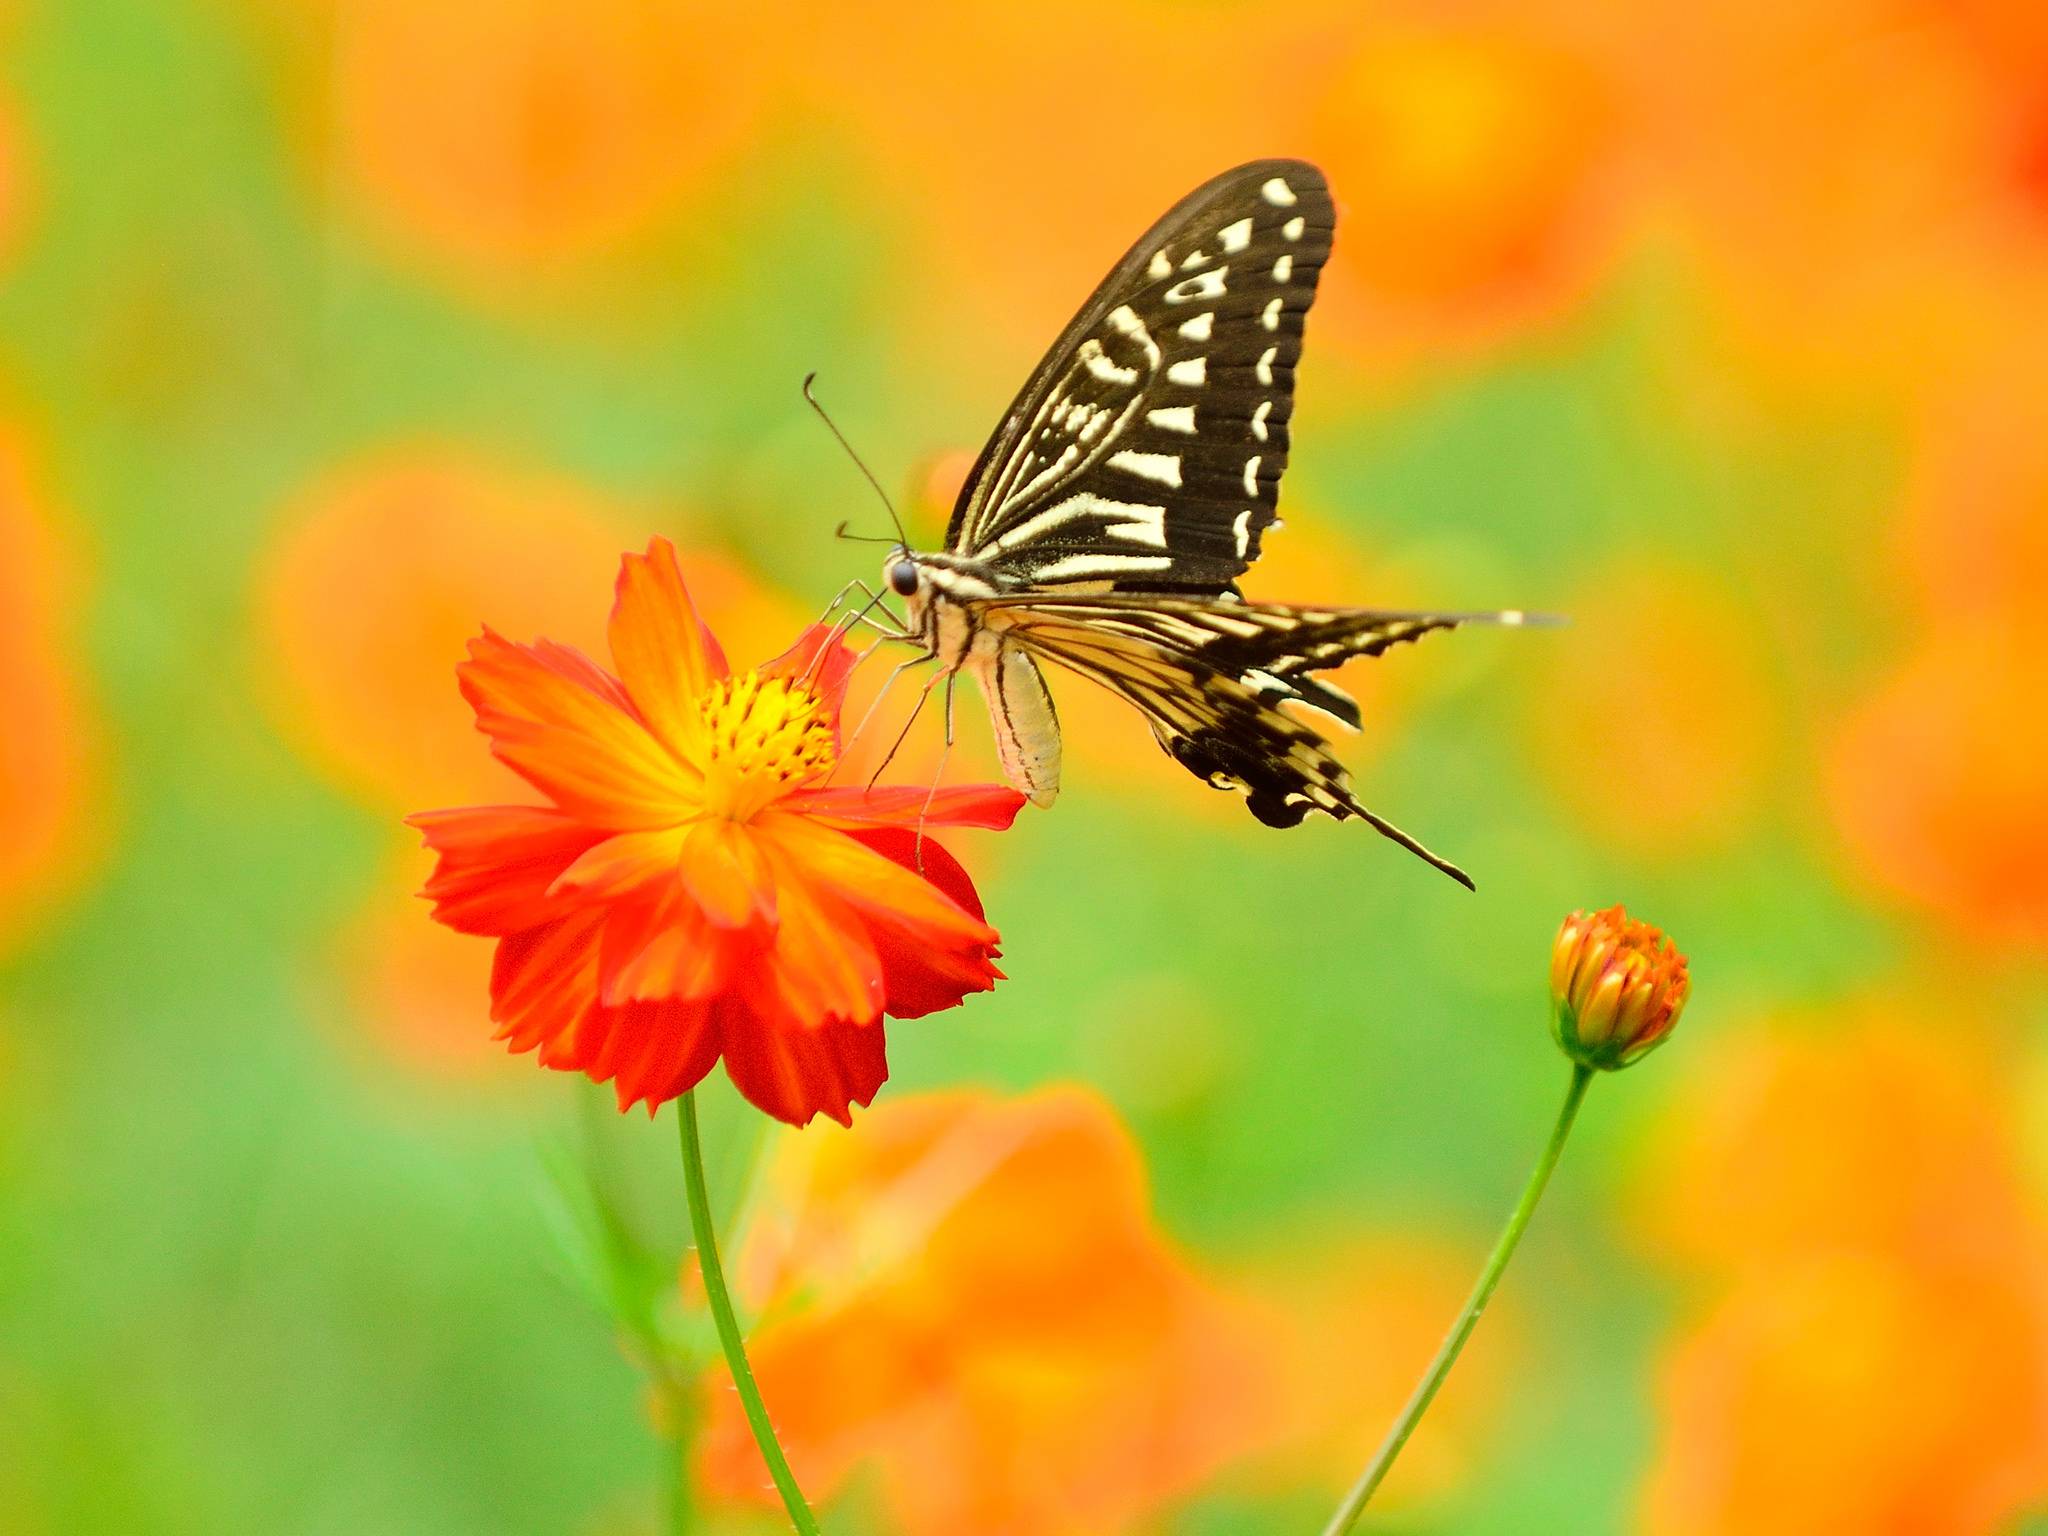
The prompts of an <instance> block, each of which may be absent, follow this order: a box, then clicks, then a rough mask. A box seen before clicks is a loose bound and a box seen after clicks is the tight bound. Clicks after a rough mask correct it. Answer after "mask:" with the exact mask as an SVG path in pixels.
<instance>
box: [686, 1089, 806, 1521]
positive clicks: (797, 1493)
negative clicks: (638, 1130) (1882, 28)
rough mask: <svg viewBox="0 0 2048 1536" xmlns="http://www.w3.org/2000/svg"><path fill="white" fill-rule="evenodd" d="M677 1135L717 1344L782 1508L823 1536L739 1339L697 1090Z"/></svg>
mask: <svg viewBox="0 0 2048 1536" xmlns="http://www.w3.org/2000/svg"><path fill="white" fill-rule="evenodd" d="M676 1130H677V1132H678V1134H679V1135H680V1137H681V1139H682V1146H683V1188H684V1190H685V1191H686V1192H687V1193H688V1195H689V1200H690V1230H691V1231H692V1232H693V1233H694V1234H695V1235H696V1239H697V1268H698V1270H699V1272H700V1273H701V1274H702V1275H703V1277H704V1296H705V1299H706V1300H708V1301H709V1302H710V1303H711V1319H712V1321H713V1322H714V1323H715V1324H716V1325H717V1327H718V1342H719V1345H720V1347H721V1348H723V1349H724V1351H725V1364H726V1368H727V1369H728V1370H730V1371H731V1372H732V1384H733V1386H734V1387H735V1388H736V1389H738V1391H739V1395H740V1406H741V1407H742V1408H744V1409H745V1410H746V1414H747V1424H748V1427H749V1428H751V1429H752V1430H753V1431H754V1443H755V1444H756V1445H758V1446H759V1447H760V1448H761V1459H762V1460H763V1461H765V1462H767V1463H768V1475H769V1476H770V1477H772V1478H774V1479H775V1491H776V1492H777V1493H780V1494H781V1495H782V1507H783V1508H784V1509H786V1510H788V1511H789V1519H790V1523H791V1524H792V1525H793V1526H795V1527H796V1529H797V1532H798V1536H818V1522H817V1519H816V1518H815V1517H814V1516H813V1515H812V1514H811V1507H810V1505H808V1504H806V1503H805V1502H804V1496H803V1490H801V1489H800V1488H798V1487H797V1485H796V1474H795V1473H793V1472H791V1471H790V1470H789V1460H788V1458H787V1457H785V1456H784V1455H783V1454H782V1445H781V1443H780V1442H779V1441H777V1440H776V1438H775V1426H774V1425H773V1424H772V1423H770V1422H769V1419H768V1405H767V1404H766V1403H764V1402H762V1401H761V1388H760V1386H759V1385H758V1384H757V1383H756V1382H755V1381H754V1368H753V1367H752V1366H751V1365H749V1364H747V1347H746V1344H745V1343H744V1342H743V1341H742V1340H741V1338H740V1322H739V1318H738V1317H737V1316H735V1315H734V1313H733V1309H732V1296H731V1295H730V1293H728V1292H727V1290H726V1288H725V1269H724V1266H722V1265H721V1264H720V1263H719V1262H718V1230H717V1228H716V1226H715V1225H714V1224H713V1222H712V1220H711V1196H710V1194H709V1193H708V1192H707V1191H706V1190H705V1187H704V1149H703V1146H702V1145H701V1144H700V1142H699V1141H698V1138H697V1095H696V1092H695V1090H692V1091H690V1092H688V1093H685V1094H683V1095H682V1096H681V1097H680V1098H678V1099H677V1100H676Z"/></svg>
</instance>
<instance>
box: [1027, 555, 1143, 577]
mask: <svg viewBox="0 0 2048 1536" xmlns="http://www.w3.org/2000/svg"><path fill="white" fill-rule="evenodd" d="M1172 564H1173V557H1172V556H1171V555H1068V556H1067V557H1066V558H1065V559H1063V560H1055V561H1053V563H1052V564H1051V565H1042V566H1040V567H1039V568H1038V569H1037V570H1036V571H1035V572H1033V575H1034V576H1035V577H1036V579H1037V580H1039V581H1070V580H1074V579H1076V578H1082V577H1089V576H1123V575H1128V574H1129V573H1131V572H1134V571H1163V570H1165V569H1167V568H1168V567H1169V566H1171V565H1172Z"/></svg>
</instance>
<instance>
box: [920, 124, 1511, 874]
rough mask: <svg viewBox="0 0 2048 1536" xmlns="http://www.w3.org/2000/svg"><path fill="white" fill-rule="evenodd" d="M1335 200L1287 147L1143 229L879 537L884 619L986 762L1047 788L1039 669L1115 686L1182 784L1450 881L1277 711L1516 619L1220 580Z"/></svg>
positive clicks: (1233, 554) (1233, 567)
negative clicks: (937, 517) (1349, 672)
mask: <svg viewBox="0 0 2048 1536" xmlns="http://www.w3.org/2000/svg"><path fill="white" fill-rule="evenodd" d="M1335 228H1336V210H1335V208H1334V207H1333V206H1332V204H1331V201H1330V192H1329V188H1328V186H1327V185H1326V184H1325V183H1324V181H1323V177H1322V173H1321V172H1319V171H1318V170H1316V168H1315V167H1314V166H1312V165H1308V164H1305V163H1303V162H1301V161H1298V160H1259V161H1254V162H1252V163H1251V164H1249V165H1241V166H1238V167H1237V168H1236V169H1235V170H1230V171H1225V172H1224V173H1223V174H1222V175H1220V176H1218V177H1216V178H1215V179H1214V180H1212V181H1209V182H1207V183H1205V184H1204V185H1202V186H1200V187H1197V188H1196V189H1195V190H1194V191H1193V192H1191V193H1189V194H1188V195H1187V196H1186V197H1184V198H1182V199H1181V200H1180V201H1179V202H1178V203H1176V204H1175V205H1174V206H1173V207H1172V208H1171V209H1169V210H1168V211H1167V213H1166V215H1165V217H1164V218H1162V219H1160V220H1159V222H1158V223H1156V224H1154V225H1153V226H1152V228H1151V229H1150V230H1148V231H1146V233H1145V234H1144V235H1143V236H1141V237H1140V238H1139V240H1138V243H1137V244H1136V245H1134V246H1132V247H1131V249H1130V250H1129V252H1127V253H1126V254H1125V256H1124V258H1123V260H1121V261H1119V262H1118V263H1117V264H1116V266H1115V267H1114V268H1113V269H1112V270H1111V272H1110V274H1109V276H1108V277H1107V278H1105V279H1104V280H1103V282H1102V285H1101V286H1100V287H1099V288H1097V289H1096V290H1095V293H1094V295H1093V296H1092V297H1091V298H1090V299H1089V300H1088V302H1087V303H1086V304H1084V305H1083V306H1082V307H1081V312H1080V313H1079V314H1077V315H1076V316H1074V318H1073V320H1072V321H1071V322H1069V324H1068V325H1067V328H1066V330H1065V331H1064V332H1062V333H1061V335H1060V338H1059V340H1058V341H1056V342H1054V343H1053V346H1052V350H1051V351H1049V352H1047V353H1046V355H1045V358H1044V360H1043V361H1042V362H1040V363H1039V365H1038V367H1037V368H1036V369H1035V370H1034V371H1033V372H1032V375H1031V377H1030V378H1029V379H1028V380H1027V381H1026V382H1025V385H1024V388H1023V389H1022V390H1021V391H1020V392H1019V393H1018V395H1017V398H1016V400H1015V401H1013V402H1012V403H1011V406H1010V409H1009V411H1008V412H1007V413H1006V414H1005V415H1004V417H1003V420H1002V424H1001V425H1000V426H999V427H997V429H996V432H995V435H994V436H993V437H991V438H990V439H989V441H988V446H986V447H985V448H983V449H982V451H981V457H980V458H979V459H978V460H977V461H976V463H975V465H974V468H973V469H972V471H971V472H970V473H969V474H968V477H967V481H966V484H965V485H964V487H963V488H962V490H961V492H960V498H959V501H958V503H957V504H956V505H955V506H954V508H953V516H952V521H951V523H950V524H949V526H948V527H947V530H946V548H945V550H944V552H943V553H930V554H927V553H922V552H919V551H915V550H911V549H909V548H907V547H905V546H898V547H897V548H896V550H895V551H894V552H893V553H892V554H891V555H890V556H889V558H888V559H887V561H885V563H884V565H883V572H882V575H883V580H884V582H885V584H886V585H887V586H888V587H889V589H890V590H891V591H893V592H894V593H895V594H896V595H897V596H899V597H901V598H902V599H903V600H904V607H905V620H906V624H905V628H906V632H907V635H906V637H907V638H909V639H912V640H914V641H916V642H918V643H919V644H921V645H922V646H923V647H924V648H925V649H926V651H927V653H928V655H929V656H930V657H932V658H935V659H936V660H937V661H938V662H939V663H940V664H941V667H942V669H943V670H942V672H941V674H940V675H941V676H944V677H946V678H948V679H949V680H950V678H951V677H952V676H953V675H954V674H956V673H958V672H960V671H963V670H964V671H968V672H971V673H973V674H974V676H975V679H976V680H977V682H979V684H980V685H981V689H982V692H983V694H984V695H985V697H986V698H987V701H988V707H989V716H990V721H991V724H992V726H993V728H994V731H995V738H996V745H997V750H998V755H999V758H1000V760H1001V763H1002V768H1003V772H1004V774H1005V776H1006V777H1007V778H1008V779H1009V780H1010V782H1011V783H1012V784H1013V785H1015V786H1016V787H1017V788H1018V789H1019V790H1020V791H1022V792H1023V793H1025V794H1027V795H1029V796H1030V798H1031V799H1032V800H1034V801H1036V802H1037V803H1038V804H1040V805H1048V804H1050V803H1051V802H1052V799H1053V797H1054V795H1056V794H1057V793H1058V791H1059V771H1060V734H1059V722H1058V717H1057V716H1056V714H1055V712H1054V710H1053V702H1052V695H1051V694H1050V693H1049V692H1048V691H1047V689H1046V685H1045V678H1044V676H1043V674H1042V673H1041V672H1040V670H1039V663H1041V662H1052V663H1055V664H1056V665H1059V666H1062V667H1066V668H1068V669H1069V670H1071V671H1074V672H1078V673H1080V674H1081V675H1082V676H1084V677H1087V678H1090V679H1092V680H1093V681H1095V682H1097V683H1100V684H1101V685H1102V686H1104V687H1105V688H1109V689H1111V690H1112V691H1114V692H1116V693H1118V694H1120V695H1122V697H1123V698H1125V699H1126V700H1128V701H1129V702H1130V703H1131V704H1133V705H1134V706H1136V707H1137V709H1138V710H1139V711H1140V712H1141V713H1142V714H1143V715H1144V716H1145V718H1146V720H1147V721H1148V722H1149V723H1150V724H1151V727H1152V733H1153V735H1154V736H1155V737H1157V738H1158V741H1159V744H1160V745H1161V746H1162V747H1164V748H1165V749H1166V751H1167V752H1168V753H1169V754H1170V755H1171V756H1172V757H1173V758H1174V760H1175V761H1177V762H1178V763H1180V764H1181V766H1182V767H1184V768H1186V769H1187V770H1188V771H1189V772H1190V773H1192V774H1194V775H1195V776H1196V777H1198V778H1200V779H1203V780H1205V781H1206V782H1207V783H1209V784H1211V785H1212V786H1214V787H1215V788H1217V789H1228V790H1237V791H1240V792H1242V793H1243V794H1244V795H1245V797H1246V800H1247V803H1248V804H1249V806H1250V809H1251V812H1252V814H1253V815H1254V816H1256V817H1258V819H1259V820H1261V821H1263V822H1266V823H1267V824H1268V825H1271V826H1276V827H1288V826H1293V825H1295V824H1297V823H1298V822H1300V821H1301V820H1302V818H1303V817H1304V816H1306V815H1307V814H1308V813H1309V812H1310V811H1322V812H1324V813H1326V814H1327V815H1330V816H1333V817H1336V818H1337V819H1339V820H1343V819H1344V818H1346V817H1357V818H1358V819H1360V820H1362V821H1365V822H1367V823H1369V824H1370V825H1372V826H1373V827H1374V828H1376V829H1378V830H1379V831H1380V832H1382V833H1384V834H1385V835H1386V836H1387V837H1389V838H1392V839H1393V840H1394V841H1395V842H1397V843H1399V844H1400V845H1401V846H1402V847H1404V848H1406V849H1409V850H1410V851H1411V852H1413V853H1416V854H1419V855H1420V856H1421V857H1422V858H1424V859H1426V860H1428V862H1430V863H1431V864H1433V865H1435V866H1436V867H1437V868H1438V869H1440V870H1442V871H1443V872H1444V873H1446V874H1448V875H1450V876H1451V877H1452V878H1453V879H1454V880H1457V881H1459V882H1460V883H1462V884H1464V885H1466V886H1470V885H1471V884H1472V882H1471V880H1470V878H1469V877H1468V876H1467V875H1466V874H1465V872H1464V871H1463V870H1461V869H1459V868H1458V867H1457V865H1455V864H1453V863H1451V862H1450V861H1449V860H1447V859H1444V858H1441V857H1439V856H1438V855H1437V854H1434V853H1432V852H1430V851H1429V850H1428V849H1427V848H1425V847H1424V846H1423V845H1422V844H1421V843H1420V842H1418V841H1416V839H1414V838H1413V837H1410V836H1409V835H1408V834H1407V833H1406V832H1403V831H1401V830H1400V829H1399V828H1398V827H1395V826H1394V825H1393V824H1392V823H1390V822H1388V821H1386V820H1384V819H1382V818H1381V817H1379V816H1377V815H1375V814H1374V813H1373V812H1372V811H1370V810H1368V809H1366V807H1365V806H1364V805H1363V804H1362V803H1361V802H1360V801H1359V799H1358V797H1357V796H1356V795H1355V794H1354V793H1353V791H1352V788H1351V781H1350V777H1349V775H1348V774H1347V773H1346V772H1345V770H1344V767H1343V765H1342V764H1341V763H1340V762H1339V761H1338V760H1337V759H1336V757H1335V756H1333V755H1332V754H1331V752H1330V750H1329V748H1328V746H1326V745H1325V743H1324V741H1323V739H1322V737H1320V736H1319V735H1318V734H1317V733H1316V732H1315V731H1314V730H1312V729H1311V728H1310V727H1309V726H1308V725H1307V724H1306V723H1305V722H1304V721H1302V720H1300V719H1298V718H1297V717H1296V716H1295V715H1294V714H1293V713H1291V712H1289V711H1288V710H1287V709H1284V708H1283V707H1282V706H1283V705H1289V704H1292V705H1297V706H1307V707H1308V708H1311V709H1314V710H1318V711H1321V712H1322V713H1324V714H1328V715H1332V716H1334V717H1335V718H1336V719H1338V720H1340V721H1342V722H1343V723H1344V724H1345V725H1347V726H1349V727H1351V728H1352V729H1354V730H1355V729H1357V728H1358V725H1359V713H1358V705H1357V704H1356V702H1354V701H1353V700H1352V699H1351V698H1350V697H1348V696H1347V695H1345V694H1344V693H1342V692H1340V691H1339V690H1337V689H1336V688H1334V687H1332V686H1331V685H1330V684H1328V683H1326V682H1322V681H1320V680H1318V679H1317V678H1315V677H1313V676H1311V675H1310V674H1312V673H1314V672H1317V671H1319V670H1321V669H1323V668H1326V667H1334V666H1336V665H1338V664H1339V663H1341V662H1344V661H1347V660H1349V659H1350V658H1351V657H1353V656H1377V655H1379V654H1380V653H1381V652H1382V651H1384V650H1386V649H1387V648H1388V647H1389V646H1393V645H1398V644H1401V643H1402V642H1404V641H1409V640H1415V639H1417V638H1419V637H1420V636H1422V635H1425V634H1427V633H1429V632H1430V631H1431V630H1437V629H1451V628H1454V627H1455V626H1457V625H1458V624H1461V623H1467V622H1472V621H1490V622H1494V623H1505V624H1515V623H1520V622H1522V618H1523V616H1522V615H1521V614H1519V613H1514V612H1505V613H1486V614H1469V613H1468V614H1459V613H1392V612H1387V611H1384V610H1379V609H1370V608H1324V607H1300V606H1294V605H1289V604H1284V603H1263V602H1248V601H1246V600H1245V599H1244V598H1243V597H1242V596H1241V595H1240V594H1239V592H1238V590H1237V585H1236V583H1237V578H1238V577H1239V576H1241V575H1243V574H1244V572H1245V571H1246V569H1247V568H1249V567H1250V565H1251V563H1252V562H1253V561H1254V560H1256V559H1257V558H1258V555H1259V540H1260V538H1261V537H1262V536H1263V535H1264V533H1265V532H1266V530H1267V529H1269V528H1273V527H1276V526H1278V519H1277V518H1276V517H1275V515H1274V507H1275V504H1276V501H1277V499H1278V493H1279V489H1280V475H1281V472H1282V471H1283V470H1284V469H1285V468H1286V467H1287V453H1288V420H1289V418H1290V417H1291V416H1292V414H1293V411H1294V369H1295V365H1296V363H1297V362H1298V361H1299V360H1300V358H1301V340H1302V328H1303V322H1304V320H1305V319H1306V317H1307V315H1308V310H1309V305H1310V304H1312V303H1313V302H1314V301H1315V296H1316V278H1317V276H1318V274H1320V273H1321V271H1322V269H1323V263H1324V262H1325V261H1327V260H1328V259H1329V255H1330V241H1331V236H1332V234H1333V233H1334V231H1335Z"/></svg>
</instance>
